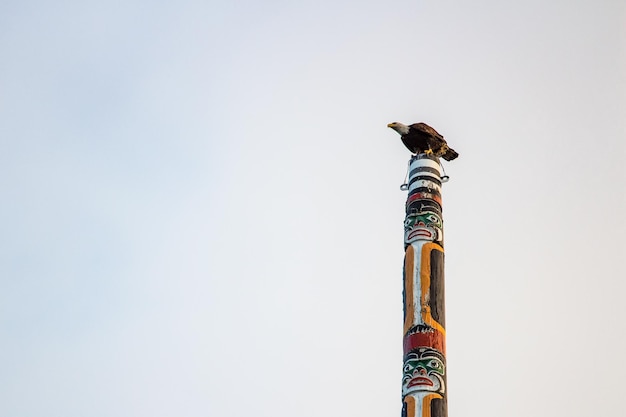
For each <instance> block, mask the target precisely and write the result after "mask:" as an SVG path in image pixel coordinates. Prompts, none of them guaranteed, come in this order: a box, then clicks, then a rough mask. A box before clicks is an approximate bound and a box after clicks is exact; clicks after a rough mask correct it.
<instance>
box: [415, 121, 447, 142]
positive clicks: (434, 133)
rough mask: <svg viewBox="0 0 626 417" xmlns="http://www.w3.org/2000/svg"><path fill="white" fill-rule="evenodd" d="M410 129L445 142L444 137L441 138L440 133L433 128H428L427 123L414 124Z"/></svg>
mask: <svg viewBox="0 0 626 417" xmlns="http://www.w3.org/2000/svg"><path fill="white" fill-rule="evenodd" d="M409 127H410V128H412V129H414V130H417V131H418V132H421V133H425V134H427V135H429V136H432V137H434V138H437V139H441V140H443V136H441V135H440V134H439V132H437V131H436V130H435V129H433V128H432V127H430V126H428V125H427V124H426V123H413V124H412V125H411V126H409ZM444 142H445V141H444Z"/></svg>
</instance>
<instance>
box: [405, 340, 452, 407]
mask: <svg viewBox="0 0 626 417" xmlns="http://www.w3.org/2000/svg"><path fill="white" fill-rule="evenodd" d="M445 372H446V368H445V365H444V362H443V356H442V355H441V353H439V352H437V351H436V350H434V349H430V348H419V349H416V350H414V351H412V352H411V353H409V354H408V355H406V357H405V359H404V371H403V377H402V395H403V396H405V395H407V394H411V393H415V392H437V393H439V394H443V393H444V392H445V382H444V381H445V379H444V375H445Z"/></svg>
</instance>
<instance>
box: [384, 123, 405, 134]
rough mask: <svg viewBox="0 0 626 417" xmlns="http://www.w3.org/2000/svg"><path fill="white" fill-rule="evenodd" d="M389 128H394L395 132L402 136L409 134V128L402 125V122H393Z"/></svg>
mask: <svg viewBox="0 0 626 417" xmlns="http://www.w3.org/2000/svg"><path fill="white" fill-rule="evenodd" d="M387 127H390V128H392V129H393V130H395V131H396V132H398V133H399V134H401V135H406V134H408V133H409V127H408V126H407V125H405V124H402V123H400V122H393V123H389V124H388V125H387Z"/></svg>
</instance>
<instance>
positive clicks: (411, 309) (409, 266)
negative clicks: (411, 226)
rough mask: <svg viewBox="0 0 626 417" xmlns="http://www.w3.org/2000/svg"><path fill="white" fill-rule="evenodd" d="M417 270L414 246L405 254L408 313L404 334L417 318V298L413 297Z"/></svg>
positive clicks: (405, 294)
mask: <svg viewBox="0 0 626 417" xmlns="http://www.w3.org/2000/svg"><path fill="white" fill-rule="evenodd" d="M414 269H415V250H414V249H413V245H409V246H408V247H407V248H406V252H405V254H404V297H405V303H406V311H405V316H404V333H403V334H406V332H408V331H409V329H410V328H411V326H412V325H413V317H415V301H414V300H415V297H413V270H414Z"/></svg>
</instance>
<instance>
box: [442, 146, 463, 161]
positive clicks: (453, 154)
mask: <svg viewBox="0 0 626 417" xmlns="http://www.w3.org/2000/svg"><path fill="white" fill-rule="evenodd" d="M458 156H459V154H458V153H457V152H456V151H455V150H454V149H452V148H448V150H447V151H446V153H444V154H443V159H445V160H446V161H452V160H453V159H456V158H457V157H458Z"/></svg>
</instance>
